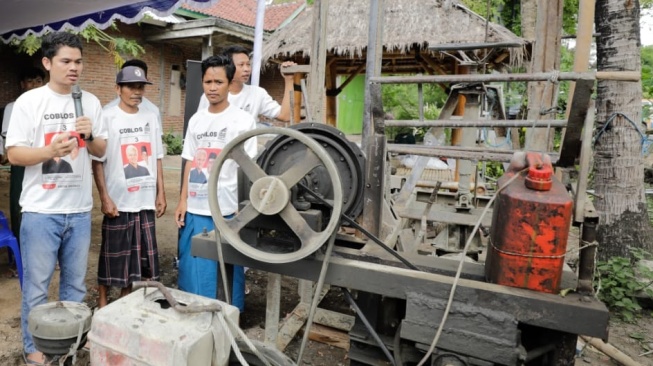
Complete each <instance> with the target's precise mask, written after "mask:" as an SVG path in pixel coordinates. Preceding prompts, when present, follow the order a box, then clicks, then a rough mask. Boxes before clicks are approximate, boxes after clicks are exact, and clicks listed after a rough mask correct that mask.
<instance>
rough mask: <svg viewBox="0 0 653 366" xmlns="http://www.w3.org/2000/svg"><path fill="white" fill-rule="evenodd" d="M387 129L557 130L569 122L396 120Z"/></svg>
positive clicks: (392, 120)
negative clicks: (523, 128) (497, 128)
mask: <svg viewBox="0 0 653 366" xmlns="http://www.w3.org/2000/svg"><path fill="white" fill-rule="evenodd" d="M383 124H384V126H385V127H454V128H467V127H506V128H508V127H536V128H546V127H551V128H557V127H566V126H567V121H566V120H561V119H548V120H547V119H542V120H527V119H521V120H485V119H482V120H456V119H436V120H396V119H390V120H385V121H384V123H383Z"/></svg>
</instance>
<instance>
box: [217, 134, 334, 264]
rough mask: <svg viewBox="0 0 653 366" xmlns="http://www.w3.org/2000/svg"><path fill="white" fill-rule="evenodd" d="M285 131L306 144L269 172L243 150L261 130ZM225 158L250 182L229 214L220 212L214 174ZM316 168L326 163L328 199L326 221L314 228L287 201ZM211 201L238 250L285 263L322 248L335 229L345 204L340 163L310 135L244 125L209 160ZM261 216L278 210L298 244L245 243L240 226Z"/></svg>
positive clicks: (219, 225)
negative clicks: (283, 247) (277, 248)
mask: <svg viewBox="0 0 653 366" xmlns="http://www.w3.org/2000/svg"><path fill="white" fill-rule="evenodd" d="M268 134H274V135H284V136H287V137H288V138H291V139H293V141H294V143H295V144H301V145H302V146H305V153H304V154H302V156H301V158H299V159H297V160H296V161H294V163H293V164H292V166H289V167H288V168H287V169H285V170H284V171H283V172H280V173H279V174H276V175H273V174H270V175H269V174H268V173H266V171H265V170H263V169H262V168H261V167H260V166H258V165H257V164H256V162H255V161H254V160H252V159H251V158H250V157H249V156H248V155H247V153H246V152H245V149H244V145H245V142H246V141H247V140H248V139H250V138H252V137H255V136H259V135H268ZM228 159H233V161H235V162H236V164H238V165H239V166H240V169H241V171H242V172H243V173H244V176H246V179H248V180H249V182H250V183H251V184H250V185H249V187H250V189H249V192H241V196H242V194H243V193H245V194H246V200H245V201H244V203H245V204H244V206H243V207H242V208H241V209H240V210H239V212H238V213H236V215H235V216H234V217H233V218H231V219H225V218H223V217H222V214H221V211H220V205H219V202H218V196H217V192H218V189H219V187H218V177H219V176H220V172H221V170H222V168H223V166H224V163H225V162H226V161H227V160H228ZM315 169H326V172H327V175H328V178H329V183H330V185H331V194H330V198H329V199H328V201H330V202H329V203H330V204H332V207H333V208H332V210H331V213H330V215H329V221H328V223H327V224H326V225H325V226H324V228H323V229H322V230H319V231H316V230H314V229H313V228H312V227H311V226H310V225H309V223H308V222H307V221H306V220H305V219H304V217H302V215H301V214H300V212H299V211H298V209H297V208H295V207H294V206H293V204H292V202H291V200H292V189H293V187H295V186H296V185H298V183H300V182H301V181H302V180H304V179H305V177H306V176H307V175H309V173H311V172H312V171H313V170H315ZM208 184H209V205H210V207H211V215H212V216H213V221H214V223H215V226H216V229H217V230H218V231H219V233H220V235H221V236H222V237H223V238H224V239H226V241H227V242H229V243H230V244H231V245H232V246H233V247H234V248H235V249H236V250H238V251H239V252H241V253H243V254H244V255H246V256H248V257H250V258H253V259H256V260H258V261H262V262H266V263H288V262H294V261H297V260H300V259H302V258H305V257H306V256H308V255H310V254H312V253H313V252H315V251H316V250H317V249H318V248H320V247H321V246H322V245H323V244H324V243H325V242H326V241H327V239H328V238H329V237H330V236H331V234H332V233H333V232H334V231H335V230H337V229H338V227H339V223H340V214H341V212H342V208H343V190H342V186H341V180H340V175H339V173H338V168H337V167H336V164H335V163H334V162H333V159H332V158H331V157H330V155H329V153H327V151H326V150H325V149H324V148H323V147H322V146H321V145H320V144H319V143H318V142H316V141H315V140H314V139H312V138H310V137H308V136H306V135H305V134H303V133H301V132H299V131H295V130H293V129H287V128H276V127H275V128H265V129H256V130H252V131H248V132H246V133H244V134H242V135H240V136H238V137H237V138H235V139H234V140H232V141H231V142H230V143H229V144H227V146H225V148H224V149H223V150H222V152H221V153H220V154H219V155H218V158H217V159H216V161H215V162H214V164H213V168H212V170H211V175H210V177H209V182H208ZM259 216H278V217H280V218H281V219H282V220H283V222H285V224H286V225H287V226H288V228H289V229H290V230H291V231H292V232H293V233H294V235H296V237H297V238H298V239H299V242H300V243H299V245H298V246H297V249H296V250H294V251H292V252H285V253H275V252H270V251H265V250H262V249H261V248H258V247H256V246H254V245H252V244H251V243H246V242H245V241H244V240H243V239H242V238H241V236H240V231H241V230H242V229H243V228H245V226H246V225H247V224H249V223H251V222H252V221H253V220H255V219H257V218H258V217H259Z"/></svg>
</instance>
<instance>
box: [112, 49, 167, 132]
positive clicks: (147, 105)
mask: <svg viewBox="0 0 653 366" xmlns="http://www.w3.org/2000/svg"><path fill="white" fill-rule="evenodd" d="M128 66H136V67H138V68H140V69H141V70H143V71H145V78H146V79H147V64H146V63H145V61H143V60H139V59H136V58H134V59H131V60H127V61H125V63H124V64H122V67H121V69H124V68H125V67H128ZM119 103H120V97H118V98H116V99H114V100H112V101H110V102H109V103H107V104H106V105H105V106H104V108H105V109H106V108H109V107H115V106H117V105H118V104H119ZM138 109H147V110H148V111H151V112H152V113H154V114H155V115H156V120H157V123H158V124H159V131H160V132H161V134H162V135H163V121H162V119H161V111H160V110H159V107H157V106H156V104H154V103H152V102H151V101H150V100H149V99H147V98H146V97H143V100H142V101H141V104H139V105H138Z"/></svg>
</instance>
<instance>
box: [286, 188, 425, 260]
mask: <svg viewBox="0 0 653 366" xmlns="http://www.w3.org/2000/svg"><path fill="white" fill-rule="evenodd" d="M297 185H298V186H300V187H302V188H304V189H305V190H306V191H307V192H308V193H309V194H310V195H311V196H313V197H315V198H316V199H317V200H318V201H320V203H321V204H323V205H325V206H327V207H328V208H330V209H333V206H331V205H330V204H329V202H327V201H326V200H325V199H324V198H322V197H320V196H319V195H318V194H317V193H315V192H313V191H312V190H311V189H310V188H308V187H307V186H306V185H304V184H303V183H301V182H299V183H297ZM340 217H342V218H343V219H344V220H345V221H347V222H348V223H349V224H351V226H353V227H355V228H356V229H357V230H359V231H360V232H362V233H363V234H365V236H367V237H368V238H370V239H372V241H373V242H375V243H376V244H378V245H379V246H381V248H383V249H384V250H385V251H386V252H388V253H390V254H391V255H392V256H394V257H395V258H397V259H398V260H399V261H401V262H402V263H403V264H405V265H406V267H408V268H410V269H414V270H415V271H422V270H421V269H419V268H417V266H415V265H414V264H412V263H410V262H409V261H408V260H407V259H406V258H404V257H402V256H401V255H399V253H397V252H395V251H394V250H392V248H390V247H389V246H387V245H385V243H384V242H382V241H381V239H379V238H377V237H376V236H374V235H372V233H370V232H369V231H367V230H365V228H363V227H362V226H360V225H359V224H358V223H357V222H356V221H354V219H352V218H350V217H349V216H347V215H345V213H344V212H343V213H341V214H340Z"/></svg>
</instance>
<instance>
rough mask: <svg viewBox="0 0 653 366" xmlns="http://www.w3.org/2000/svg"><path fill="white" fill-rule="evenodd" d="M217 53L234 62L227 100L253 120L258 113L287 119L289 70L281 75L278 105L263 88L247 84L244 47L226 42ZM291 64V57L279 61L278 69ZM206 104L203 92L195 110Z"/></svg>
mask: <svg viewBox="0 0 653 366" xmlns="http://www.w3.org/2000/svg"><path fill="white" fill-rule="evenodd" d="M221 54H222V55H226V56H228V57H230V58H231V60H232V61H233V63H234V65H235V66H236V73H235V74H234V80H233V81H232V82H231V86H230V87H229V103H230V104H232V105H235V106H237V107H238V108H240V109H242V110H244V111H245V112H247V113H249V114H251V115H252V117H254V119H256V121H258V119H259V116H265V117H267V118H271V119H278V120H280V121H284V122H287V121H289V120H290V113H291V109H290V93H291V92H292V91H293V75H292V74H287V75H286V74H284V75H283V78H284V91H283V99H282V101H281V105H279V103H277V101H276V100H274V99H272V97H271V96H270V94H268V92H267V91H266V90H265V89H263V88H261V87H259V86H255V85H247V82H249V77H250V76H251V75H252V63H251V61H250V59H249V52H248V51H247V49H246V48H244V47H242V46H238V45H233V46H228V47H226V48H225V49H223V50H222V52H221ZM292 65H296V64H295V63H294V62H292V61H286V62H284V63H282V64H281V69H283V68H285V67H289V66H292ZM208 105H209V103H208V99H207V98H206V95H205V94H203V95H202V97H201V98H200V103H199V106H198V108H197V110H198V111H199V110H200V109H205V108H207V107H208Z"/></svg>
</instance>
